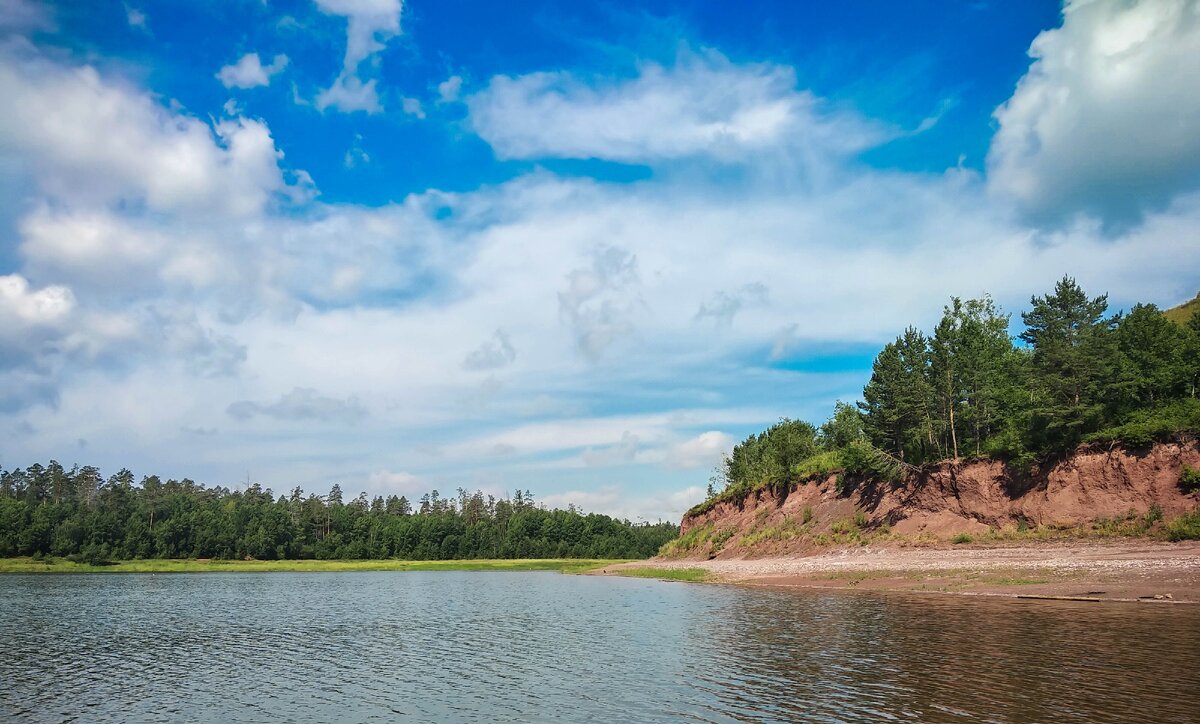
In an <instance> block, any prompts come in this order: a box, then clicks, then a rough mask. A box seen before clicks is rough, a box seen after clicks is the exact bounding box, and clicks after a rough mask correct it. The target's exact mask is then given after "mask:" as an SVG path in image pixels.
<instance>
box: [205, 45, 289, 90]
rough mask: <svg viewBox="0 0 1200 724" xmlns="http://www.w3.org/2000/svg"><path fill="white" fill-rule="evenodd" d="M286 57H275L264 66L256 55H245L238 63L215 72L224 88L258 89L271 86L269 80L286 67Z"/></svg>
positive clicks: (281, 55)
mask: <svg viewBox="0 0 1200 724" xmlns="http://www.w3.org/2000/svg"><path fill="white" fill-rule="evenodd" d="M287 64H288V57H287V56H286V55H283V54H280V55H276V56H275V58H274V60H272V61H271V64H270V65H266V66H264V65H263V64H262V61H261V60H259V58H258V53H246V54H245V55H243V56H242V57H241V59H240V60H238V62H236V63H233V64H230V65H227V66H224V67H223V68H221V70H220V71H218V72H217V79H218V80H220V81H221V83H222V84H223V85H224V86H225V87H226V88H258V87H261V86H267V85H270V84H271V78H272V77H273V76H275V75H278V74H279V73H281V72H282V71H283V69H284V68H286V67H287Z"/></svg>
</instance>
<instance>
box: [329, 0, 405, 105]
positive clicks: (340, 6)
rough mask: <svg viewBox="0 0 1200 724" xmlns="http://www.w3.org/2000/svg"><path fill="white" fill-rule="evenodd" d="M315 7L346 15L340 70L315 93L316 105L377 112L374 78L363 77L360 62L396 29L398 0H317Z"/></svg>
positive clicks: (378, 48) (398, 27) (397, 29)
mask: <svg viewBox="0 0 1200 724" xmlns="http://www.w3.org/2000/svg"><path fill="white" fill-rule="evenodd" d="M317 7H319V8H320V9H321V11H322V12H324V13H326V14H327V15H338V16H341V17H344V18H346V55H345V58H344V59H343V61H342V70H341V72H340V73H339V74H338V77H337V79H335V80H334V82H333V85H332V86H330V87H329V88H328V89H327V90H325V91H323V92H322V93H321V94H320V95H318V96H317V108H318V109H320V110H325V109H327V108H336V109H338V110H341V111H345V112H350V111H366V112H367V113H378V112H379V111H381V110H382V106H381V104H380V102H379V95H378V93H376V91H375V79H374V78H371V79H368V80H366V81H364V80H363V79H362V77H361V76H360V75H359V72H360V66H361V65H362V63H363V62H364V61H367V60H368V59H370V58H372V57H373V56H375V54H377V53H378V52H379V51H381V50H383V49H384V47H385V43H386V42H387V40H388V39H389V38H391V37H393V36H395V35H398V34H399V33H400V13H401V9H402V7H401V0H317Z"/></svg>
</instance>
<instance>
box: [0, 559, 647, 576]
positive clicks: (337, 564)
mask: <svg viewBox="0 0 1200 724" xmlns="http://www.w3.org/2000/svg"><path fill="white" fill-rule="evenodd" d="M626 562H628V561H624V560H605V559H582V558H524V559H485V560H457V561H400V560H353V561H329V560H319V561H318V560H302V561H301V560H290V561H257V560H251V561H223V560H214V559H142V560H132V561H114V562H112V563H111V564H109V565H101V566H94V565H88V564H85V563H76V562H73V561H69V560H67V559H65V558H44V559H41V560H35V559H33V558H0V574H2V573H280V572H292V573H317V572H327V571H560V572H562V573H583V572H587V571H590V570H592V569H594V568H602V567H604V566H610V565H613V564H622V563H626Z"/></svg>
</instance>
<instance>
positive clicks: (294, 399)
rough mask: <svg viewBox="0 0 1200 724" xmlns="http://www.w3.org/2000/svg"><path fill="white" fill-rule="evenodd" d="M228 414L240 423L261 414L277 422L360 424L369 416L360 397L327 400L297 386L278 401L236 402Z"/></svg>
mask: <svg viewBox="0 0 1200 724" xmlns="http://www.w3.org/2000/svg"><path fill="white" fill-rule="evenodd" d="M226 412H228V413H229V415H230V417H233V418H234V419H237V420H249V419H251V418H253V417H257V416H259V415H262V416H264V417H271V418H274V419H276V420H315V421H318V422H358V421H359V420H361V419H362V418H364V417H366V415H367V409H366V408H365V407H363V405H362V403H361V402H359V401H358V398H357V397H353V396H352V397H348V398H337V397H326V396H324V395H321V394H319V393H317V391H316V390H314V389H312V388H310V387H297V388H295V389H293V390H292V391H291V392H288V393H286V394H285V395H283V396H282V397H280V398H279V399H278V400H276V401H275V402H269V403H263V402H253V401H251V400H242V401H239V402H234V403H233V404H231V405H230V406H229V407H228V408H227V410H226Z"/></svg>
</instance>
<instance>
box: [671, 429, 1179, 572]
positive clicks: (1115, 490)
mask: <svg viewBox="0 0 1200 724" xmlns="http://www.w3.org/2000/svg"><path fill="white" fill-rule="evenodd" d="M1184 464H1188V465H1190V466H1192V467H1195V468H1200V443H1198V442H1189V443H1169V444H1160V445H1155V446H1154V447H1152V448H1149V449H1146V450H1138V451H1126V450H1123V449H1121V448H1114V449H1112V450H1107V449H1105V450H1096V449H1087V448H1083V449H1080V450H1078V451H1077V452H1076V453H1075V454H1073V455H1071V456H1070V457H1068V458H1066V459H1064V460H1061V461H1059V462H1057V463H1055V464H1053V465H1051V466H1049V467H1047V469H1045V470H1034V471H1032V473H1026V474H1018V471H1016V470H1013V469H1011V468H1010V467H1009V466H1008V465H1007V464H1005V463H1002V462H998V461H992V460H983V461H973V462H966V463H961V464H957V465H955V464H951V463H943V464H941V465H938V466H936V467H932V468H929V469H926V470H924V471H923V472H921V473H920V474H917V475H914V476H910V478H909V479H908V480H906V481H905V482H903V483H896V484H893V483H889V482H884V481H880V480H874V479H854V478H850V479H849V480H848V481H847V482H848V483H849V484H850V485H848V486H847V487H850V486H852V488H851V489H849V490H848V491H847V492H845V493H839V492H838V489H837V487H838V486H837V476H835V475H830V476H828V477H827V478H824V479H821V480H816V481H810V482H808V483H806V484H802V485H799V486H796V487H794V488H793V489H792V490H791V491H789V492H788V494H787V495H786V497H784V498H783V499H782V500H780V499H779V498H778V497H777V496H776V495H775V494H774V493H773V492H772V491H767V490H764V491H759V492H757V493H754V494H752V495H750V496H749V497H747V498H746V499H744V500H742V501H728V502H723V503H720V504H718V505H717V506H716V507H714V508H713V509H712V510H709V511H707V512H705V513H702V514H699V515H695V516H685V517H684V519H683V521H682V523H681V534H687V533H688V531H691V530H692V529H694V528H697V527H702V526H711V527H712V528H713V529H714V530H718V531H722V536H721V538H722V543H721V544H720V545H718V546H708V547H707V549H705V548H700V549H697V550H696V551H694V554H695V555H701V556H702V557H709V556H710V555H712V554H713V553H714V552H715V551H714V549H719V553H717V555H718V556H719V557H735V556H739V555H746V554H768V555H770V554H777V553H786V552H792V551H793V549H796V548H797V547H798V546H799V547H802V546H803V544H802V543H801V542H799V541H797V542H794V543H792V544H791V545H789V544H788V541H789V540H793V539H795V538H797V537H796V536H792V535H790V534H785V535H771V531H785V532H786V531H795V530H796V528H797V526H799V525H804V526H805V531H806V532H808V533H811V534H820V533H822V532H829V531H831V530H836V527H835V526H836V525H837V524H838V523H839V521H842V525H843V526H844V525H845V521H850V520H854V519H855V518H856V517H857V519H858V525H857V526H856V527H859V528H861V529H862V530H864V531H872V530H880V529H882V528H883V527H884V526H888V527H889V528H890V531H891V532H892V533H894V534H897V535H903V536H915V535H920V534H933V535H936V536H939V537H947V536H952V535H955V534H958V533H968V534H975V533H982V532H986V531H988V530H989V529H990V528H998V529H1003V528H1006V527H1009V526H1012V527H1016V526H1020V525H1026V526H1029V527H1034V526H1054V527H1062V528H1070V527H1075V526H1081V525H1087V524H1089V523H1091V522H1093V521H1095V520H1097V519H1100V518H1109V519H1111V518H1118V517H1122V516H1125V515H1126V514H1127V513H1129V512H1130V511H1134V512H1135V513H1138V514H1144V513H1145V512H1147V510H1149V508H1150V507H1151V506H1154V505H1157V506H1158V507H1159V508H1161V509H1162V511H1163V514H1164V515H1165V516H1166V517H1167V518H1172V517H1174V516H1178V515H1181V514H1183V513H1186V512H1188V511H1190V510H1192V509H1193V508H1195V507H1196V506H1198V505H1200V491H1198V492H1192V493H1185V492H1184V491H1183V490H1182V489H1181V488H1180V487H1179V476H1180V472H1181V470H1182V467H1183V465H1184ZM806 519H807V520H806ZM756 533H758V535H757V536H755V534H756Z"/></svg>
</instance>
